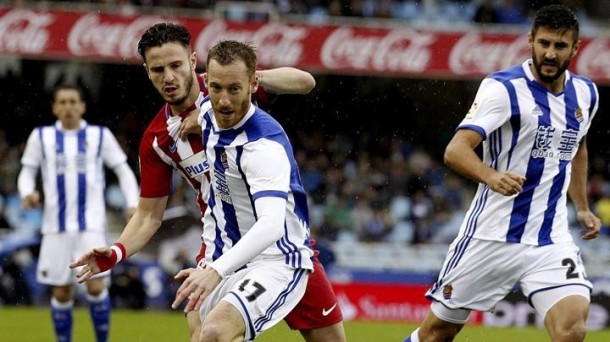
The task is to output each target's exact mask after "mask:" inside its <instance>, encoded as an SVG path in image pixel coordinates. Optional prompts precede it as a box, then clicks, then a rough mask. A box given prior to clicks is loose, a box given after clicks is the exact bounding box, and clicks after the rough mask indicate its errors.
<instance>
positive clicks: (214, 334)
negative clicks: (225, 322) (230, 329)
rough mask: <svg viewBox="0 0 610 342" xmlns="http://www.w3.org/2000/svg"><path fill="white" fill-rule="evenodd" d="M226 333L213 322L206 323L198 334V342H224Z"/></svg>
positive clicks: (220, 326)
mask: <svg viewBox="0 0 610 342" xmlns="http://www.w3.org/2000/svg"><path fill="white" fill-rule="evenodd" d="M226 335H227V332H226V331H225V329H224V328H223V326H222V325H220V324H214V323H213V322H208V323H206V324H204V325H203V326H202V327H201V331H200V333H199V341H200V342H216V341H225V340H227V339H226V338H225V336H226Z"/></svg>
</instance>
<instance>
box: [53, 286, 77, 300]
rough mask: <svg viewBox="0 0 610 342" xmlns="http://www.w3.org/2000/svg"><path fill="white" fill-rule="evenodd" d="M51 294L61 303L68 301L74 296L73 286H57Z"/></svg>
mask: <svg viewBox="0 0 610 342" xmlns="http://www.w3.org/2000/svg"><path fill="white" fill-rule="evenodd" d="M51 294H52V296H53V298H55V299H56V300H57V301H58V302H60V303H66V302H68V301H70V300H72V298H73V297H74V292H73V290H72V287H71V286H55V287H53V289H52V290H51Z"/></svg>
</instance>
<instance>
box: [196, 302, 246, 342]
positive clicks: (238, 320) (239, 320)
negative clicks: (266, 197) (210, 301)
mask: <svg viewBox="0 0 610 342" xmlns="http://www.w3.org/2000/svg"><path fill="white" fill-rule="evenodd" d="M244 336H246V324H245V321H244V318H243V316H242V314H241V312H240V311H239V310H237V308H236V307H235V306H233V304H231V303H229V302H227V301H224V300H221V301H220V302H219V303H218V304H216V306H215V307H214V309H212V310H211V311H210V313H209V314H207V315H206V317H205V318H204V321H203V323H202V324H201V332H200V334H199V341H201V342H212V341H236V342H237V341H244Z"/></svg>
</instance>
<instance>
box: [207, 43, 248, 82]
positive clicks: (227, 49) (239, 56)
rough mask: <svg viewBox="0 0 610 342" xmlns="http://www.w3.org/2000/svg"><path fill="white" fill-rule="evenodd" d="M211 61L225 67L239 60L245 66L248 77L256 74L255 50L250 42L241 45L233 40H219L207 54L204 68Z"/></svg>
mask: <svg viewBox="0 0 610 342" xmlns="http://www.w3.org/2000/svg"><path fill="white" fill-rule="evenodd" d="M211 60H215V61H216V62H218V64H220V65H227V64H231V63H233V62H235V61H238V60H241V61H243V62H244V64H246V67H247V68H248V75H249V76H250V77H252V76H254V73H255V72H256V50H255V48H254V46H253V45H252V43H251V42H246V43H242V42H238V41H235V40H221V41H220V42H218V43H216V45H214V46H213V47H212V49H211V50H210V52H209V53H208V59H207V61H206V67H207V66H209V65H210V61H211Z"/></svg>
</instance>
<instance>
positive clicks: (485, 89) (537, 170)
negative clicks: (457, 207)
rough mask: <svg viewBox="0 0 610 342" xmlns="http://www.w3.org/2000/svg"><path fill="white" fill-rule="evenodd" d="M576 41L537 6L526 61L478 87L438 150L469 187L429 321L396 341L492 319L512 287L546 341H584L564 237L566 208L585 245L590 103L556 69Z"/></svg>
mask: <svg viewBox="0 0 610 342" xmlns="http://www.w3.org/2000/svg"><path fill="white" fill-rule="evenodd" d="M578 34H579V25H578V21H577V19H576V17H575V16H574V13H572V11H570V9H568V8H567V7H565V6H562V5H550V6H547V7H543V8H541V9H540V10H539V11H538V12H537V13H536V15H535V18H534V20H533V24H532V28H531V31H530V33H529V35H528V38H529V46H530V48H531V50H532V59H531V60H527V61H525V62H524V63H523V64H521V65H517V66H514V67H512V68H508V69H506V70H502V71H499V72H496V73H493V74H491V75H489V76H487V77H486V78H485V79H484V80H483V81H482V82H481V85H480V87H479V90H478V92H477V94H476V97H475V99H474V103H473V105H472V107H471V108H470V111H469V112H468V114H467V115H466V117H465V118H464V119H463V121H462V122H461V123H460V124H459V126H458V128H457V131H456V133H455V135H454V137H453V139H452V140H451V141H450V142H449V144H448V146H447V148H446V151H445V163H446V164H447V165H448V166H449V167H450V168H452V169H453V170H455V171H457V172H459V173H461V174H462V175H464V176H466V177H468V178H470V179H472V180H474V181H476V182H478V183H479V187H478V190H477V192H476V194H475V197H474V199H473V201H472V205H471V207H470V209H469V210H468V212H467V215H466V218H465V219H464V222H463V223H462V225H461V227H460V231H459V233H458V236H457V237H456V239H455V240H454V241H453V243H452V244H451V245H450V247H449V251H448V254H447V257H446V259H445V262H444V264H443V267H442V269H441V271H440V274H439V277H438V279H437V281H436V283H435V284H434V285H433V286H432V287H431V288H430V289H429V290H428V292H427V294H426V295H427V297H428V298H429V299H431V300H432V304H431V307H430V308H431V310H430V311H429V313H428V314H427V316H426V318H425V319H424V321H423V322H422V324H421V325H420V326H419V328H418V329H416V330H415V331H414V332H413V333H412V334H411V335H410V336H409V337H407V339H406V340H405V341H451V340H453V338H454V337H455V335H456V334H457V333H458V332H459V331H460V329H461V328H462V327H463V325H464V323H465V322H466V320H467V318H468V315H469V313H470V311H471V310H479V311H488V310H491V309H493V307H494V305H495V304H496V303H497V302H498V301H500V300H501V299H502V298H504V296H505V295H506V294H508V293H509V292H510V291H511V290H512V289H513V287H514V285H515V284H516V283H518V284H519V285H520V286H521V289H522V290H523V293H524V295H525V296H526V297H527V298H528V301H529V303H530V304H531V305H532V306H533V308H534V309H535V311H536V313H537V314H538V315H540V317H542V318H544V324H545V327H546V329H547V331H548V333H549V335H550V337H551V340H553V341H556V342H557V341H583V340H584V338H585V332H586V329H585V321H586V319H587V314H588V311H589V302H590V292H591V289H592V285H591V282H589V280H588V279H587V276H586V273H585V268H584V266H583V263H582V260H581V258H580V252H579V249H578V247H577V246H576V245H575V244H574V242H573V239H572V235H571V234H570V231H569V227H568V214H567V197H568V195H569V196H570V198H571V200H572V203H573V204H574V206H575V208H576V211H577V218H578V220H579V221H580V223H581V224H582V225H583V226H584V229H583V230H581V232H580V235H581V238H582V239H585V240H589V239H593V238H595V237H597V235H598V234H599V230H600V220H599V219H598V218H597V217H596V216H595V215H594V214H593V213H592V212H591V211H590V209H589V204H588V201H587V191H586V184H587V163H588V160H587V142H586V134H587V131H588V130H589V127H590V125H591V121H592V119H593V117H594V116H595V113H596V112H597V109H598V92H597V88H596V86H595V84H594V83H593V82H591V80H589V79H588V78H586V77H583V76H579V75H576V74H574V73H572V72H570V71H568V70H567V69H568V66H569V64H570V61H571V59H572V58H573V57H574V55H575V54H576V53H577V51H578V47H579V42H580V41H579V38H578ZM481 142H483V160H481V159H480V158H479V157H478V156H477V154H476V153H475V148H476V147H477V146H478V145H479V144H480V143H481Z"/></svg>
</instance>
